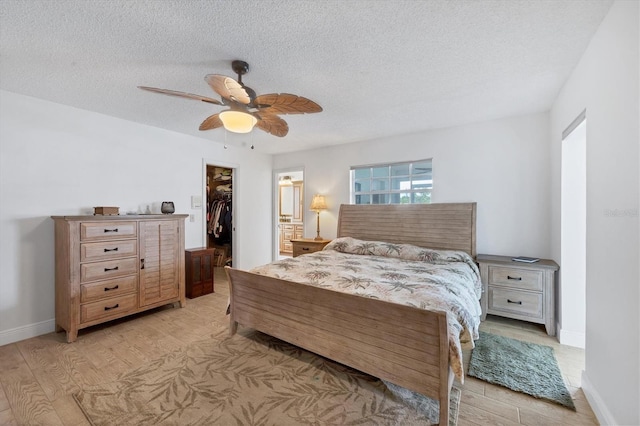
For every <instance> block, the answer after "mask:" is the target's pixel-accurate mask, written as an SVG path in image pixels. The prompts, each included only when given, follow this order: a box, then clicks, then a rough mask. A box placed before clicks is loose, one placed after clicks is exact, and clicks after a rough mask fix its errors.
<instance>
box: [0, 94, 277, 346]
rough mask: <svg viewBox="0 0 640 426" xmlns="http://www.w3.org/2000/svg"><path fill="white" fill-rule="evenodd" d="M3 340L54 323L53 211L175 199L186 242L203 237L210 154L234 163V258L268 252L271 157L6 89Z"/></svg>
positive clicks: (2, 113)
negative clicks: (194, 202)
mask: <svg viewBox="0 0 640 426" xmlns="http://www.w3.org/2000/svg"><path fill="white" fill-rule="evenodd" d="M0 117H1V120H0V271H1V272H0V345H2V344H6V343H9V342H12V341H17V340H21V339H24V338H28V337H31V336H34V335H38V334H42V333H46V332H49V331H52V330H53V327H54V325H53V324H54V322H53V318H54V253H53V246H54V241H53V237H54V235H53V221H52V220H51V219H50V216H51V215H65V214H70V215H75V214H85V213H88V214H92V213H93V207H94V206H119V207H120V209H121V210H120V211H121V212H127V211H136V210H138V209H142V210H143V211H144V209H146V206H147V205H149V206H150V207H151V209H152V211H154V212H156V213H159V207H160V203H161V202H162V201H173V202H174V203H175V206H176V212H177V213H194V214H196V215H197V218H196V219H197V220H196V222H193V223H192V222H190V221H189V219H187V221H186V223H185V228H186V229H185V244H186V247H187V248H189V247H199V246H202V245H204V244H205V240H204V232H203V222H202V217H203V215H202V213H201V212H200V211H196V210H191V208H190V207H191V204H190V197H191V195H201V194H202V193H203V182H204V177H203V165H202V164H203V159H207V160H210V161H215V162H220V163H221V164H222V165H235V166H236V167H237V169H236V176H235V180H234V190H235V192H236V195H238V197H237V198H236V204H235V205H234V211H235V218H234V219H235V225H236V229H237V230H236V233H235V235H234V243H235V244H234V246H235V248H236V249H237V250H236V255H237V256H236V258H235V259H234V265H235V266H238V267H241V268H248V267H252V266H255V265H258V264H262V263H266V262H269V261H270V259H271V221H272V217H271V209H270V208H267V209H264V210H258V209H256V208H255V205H266V206H270V205H271V202H272V201H271V169H272V167H271V156H270V155H264V154H259V153H257V152H256V151H252V150H248V149H246V148H240V147H234V146H229V148H228V149H226V150H225V149H224V146H223V145H222V144H221V143H218V142H214V141H212V140H208V139H205V137H207V138H210V139H212V138H216V137H221V138H222V137H223V134H222V131H218V134H217V135H216V134H207V135H206V136H203V138H195V137H191V136H186V135H181V134H177V133H172V132H168V131H166V130H162V129H157V128H153V127H148V126H142V125H139V124H136V123H132V122H128V121H124V120H120V119H116V118H113V117H108V116H105V115H101V114H96V113H92V112H89V111H84V110H79V109H75V108H70V107H66V106H63V105H59V104H54V103H51V102H47V101H43V100H39V99H35V98H30V97H26V96H22V95H17V94H14V93H11V92H6V91H0Z"/></svg>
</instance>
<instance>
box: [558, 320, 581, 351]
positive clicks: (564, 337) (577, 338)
mask: <svg viewBox="0 0 640 426" xmlns="http://www.w3.org/2000/svg"><path fill="white" fill-rule="evenodd" d="M556 330H557V331H558V341H559V342H560V343H561V344H563V345H568V346H575V347H577V348H582V349H584V347H585V341H586V337H585V333H580V332H578V331H570V330H563V329H562V328H560V325H559V324H556Z"/></svg>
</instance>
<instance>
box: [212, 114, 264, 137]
mask: <svg viewBox="0 0 640 426" xmlns="http://www.w3.org/2000/svg"><path fill="white" fill-rule="evenodd" d="M220 120H221V121H222V125H223V126H224V128H225V129H227V130H228V131H230V132H233V133H249V132H250V131H251V130H253V126H255V125H256V123H257V122H258V120H257V119H256V118H255V117H254V116H253V115H251V114H247V113H246V112H242V111H223V112H221V113H220Z"/></svg>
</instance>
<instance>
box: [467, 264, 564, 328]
mask: <svg viewBox="0 0 640 426" xmlns="http://www.w3.org/2000/svg"><path fill="white" fill-rule="evenodd" d="M476 260H477V262H478V264H479V265H480V275H481V278H482V285H483V292H482V298H481V300H480V304H481V306H482V320H484V319H485V318H486V317H487V314H492V315H499V316H502V317H507V318H514V319H519V320H524V321H529V322H534V323H538V324H544V325H545V328H546V330H547V334H548V335H549V336H555V334H556V322H555V273H556V271H557V270H558V265H557V264H556V263H555V262H554V261H553V260H547V259H540V260H539V261H538V262H535V263H523V262H516V261H513V260H511V257H509V256H493V255H486V254H479V255H478V256H477V258H476Z"/></svg>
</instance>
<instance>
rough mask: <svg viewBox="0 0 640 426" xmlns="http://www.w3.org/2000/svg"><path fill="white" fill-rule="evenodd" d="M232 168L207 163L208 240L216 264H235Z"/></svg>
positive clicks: (206, 227)
mask: <svg viewBox="0 0 640 426" xmlns="http://www.w3.org/2000/svg"><path fill="white" fill-rule="evenodd" d="M233 174H234V173H233V169H232V168H229V167H225V166H219V165H212V164H207V165H206V178H205V186H206V205H205V209H206V211H205V215H206V216H205V217H206V223H205V240H206V246H207V248H210V249H214V266H217V267H223V266H233Z"/></svg>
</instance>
